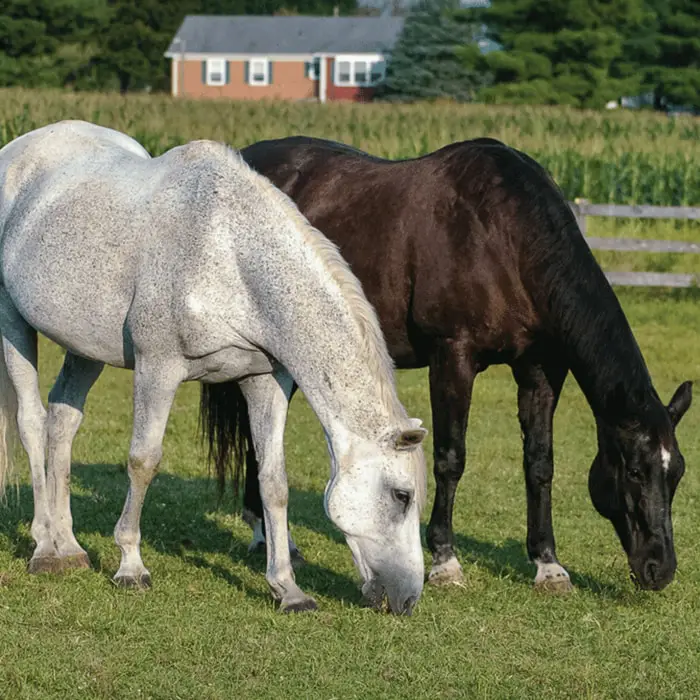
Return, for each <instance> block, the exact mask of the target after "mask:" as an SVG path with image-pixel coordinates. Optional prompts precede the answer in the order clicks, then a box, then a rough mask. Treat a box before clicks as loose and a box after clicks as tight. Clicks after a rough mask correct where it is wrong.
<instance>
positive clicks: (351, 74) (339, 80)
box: [333, 53, 386, 87]
mask: <svg viewBox="0 0 700 700" xmlns="http://www.w3.org/2000/svg"><path fill="white" fill-rule="evenodd" d="M333 58H334V60H333V84H334V85H337V86H338V87H371V86H374V85H377V83H380V82H381V81H382V80H384V76H385V75H386V60H385V58H384V56H383V55H382V54H378V53H377V54H371V53H365V54H337V55H335V56H334V57H333Z"/></svg>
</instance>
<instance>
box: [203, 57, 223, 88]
mask: <svg viewBox="0 0 700 700" xmlns="http://www.w3.org/2000/svg"><path fill="white" fill-rule="evenodd" d="M217 73H218V74H219V75H221V80H213V79H212V76H213V75H216V74H217ZM207 85H216V86H219V85H226V60H225V59H223V58H208V59H207Z"/></svg>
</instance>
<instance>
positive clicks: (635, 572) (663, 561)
mask: <svg viewBox="0 0 700 700" xmlns="http://www.w3.org/2000/svg"><path fill="white" fill-rule="evenodd" d="M628 561H629V565H630V570H631V578H632V581H634V583H635V584H636V585H637V586H638V587H639V588H641V589H642V590H645V591H660V590H662V589H664V588H666V586H668V584H669V583H671V581H673V577H674V576H675V573H676V566H677V564H676V555H675V552H674V551H673V549H672V548H671V549H670V550H669V548H668V547H654V548H653V549H652V550H651V551H649V550H647V551H646V552H645V553H644V554H643V555H641V556H639V555H638V556H634V557H632V556H630V557H629V558H628Z"/></svg>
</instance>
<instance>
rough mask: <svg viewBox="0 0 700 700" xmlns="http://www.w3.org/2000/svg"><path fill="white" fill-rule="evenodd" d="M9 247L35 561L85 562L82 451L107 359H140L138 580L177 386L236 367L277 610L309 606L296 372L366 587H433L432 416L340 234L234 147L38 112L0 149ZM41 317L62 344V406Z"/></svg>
mask: <svg viewBox="0 0 700 700" xmlns="http://www.w3.org/2000/svg"><path fill="white" fill-rule="evenodd" d="M0 255H1V259H0V275H1V278H0V284H1V286H0V331H1V333H2V341H3V348H4V361H3V362H2V363H1V364H2V374H3V381H2V387H0V388H1V391H0V399H2V402H3V406H2V408H3V417H4V423H3V425H4V428H5V430H4V432H3V434H6V429H7V428H8V427H11V421H10V420H9V418H10V417H11V411H12V410H13V409H12V398H13V395H14V394H15V393H16V399H17V402H18V409H17V414H16V415H17V427H18V429H19V436H20V439H21V441H22V443H23V445H24V447H25V449H26V451H27V454H28V456H29V461H30V464H31V471H32V484H33V490H34V504H35V510H34V519H33V523H32V536H33V538H34V539H35V541H36V550H35V552H34V554H33V556H32V559H31V561H30V564H29V569H30V571H33V572H38V571H45V570H48V571H56V570H60V569H63V568H65V567H69V566H86V565H89V562H88V559H87V555H86V553H85V551H84V550H83V549H82V548H81V547H80V545H79V544H78V542H77V541H76V539H75V537H74V534H73V529H72V520H71V513H70V497H69V480H70V454H71V443H72V440H73V437H74V435H75V433H76V431H77V429H78V426H79V424H80V421H81V418H82V412H83V406H84V403H85V398H86V395H87V393H88V391H89V390H90V387H91V386H92V385H93V383H94V382H95V380H96V379H97V378H98V376H99V374H100V372H101V370H102V368H103V366H104V364H109V365H112V366H115V367H123V368H128V369H133V370H134V428H133V434H132V440H131V448H130V452H129V463H128V471H129V480H130V485H129V492H128V496H127V499H126V503H125V505H124V509H123V512H122V515H121V517H120V519H119V522H118V523H117V526H116V529H115V540H116V543H117V545H118V546H119V547H120V549H121V554H122V557H121V565H120V567H119V570H118V571H117V572H116V575H115V577H114V580H115V581H116V582H117V583H119V584H122V585H126V586H146V585H149V584H150V574H149V573H148V571H147V570H146V568H145V566H144V564H143V562H142V560H141V555H140V548H139V543H140V539H141V535H140V528H139V522H140V516H141V509H142V506H143V502H144V498H145V495H146V490H147V488H148V485H149V483H150V482H151V479H152V478H153V476H154V474H155V471H156V468H157V466H158V464H159V462H160V459H161V454H162V442H163V435H164V432H165V427H166V422H167V419H168V415H169V412H170V409H171V405H172V401H173V398H174V396H175V391H176V389H177V387H178V386H179V385H180V383H182V382H184V381H189V380H199V381H201V382H222V381H227V382H228V381H232V380H233V381H235V382H237V385H238V386H239V387H240V392H239V395H238V398H239V400H240V401H244V402H247V410H246V418H248V417H249V424H248V423H247V424H246V430H249V431H250V432H251V434H252V440H253V443H254V446H255V454H256V456H257V458H258V460H259V462H260V491H261V494H262V501H263V509H264V517H265V525H266V529H267V533H268V535H269V536H268V538H267V540H268V548H267V553H268V564H267V575H266V578H267V581H268V583H269V584H270V587H271V589H272V593H273V596H274V597H275V598H276V599H278V600H279V601H280V603H281V606H280V607H281V609H282V610H285V611H298V610H308V609H313V608H314V607H315V606H316V605H315V602H314V600H313V599H312V598H310V597H309V596H307V595H306V594H305V593H303V592H302V591H301V589H300V588H299V587H298V586H297V585H296V583H295V581H294V574H293V571H292V567H291V563H290V555H289V546H288V533H287V497H288V489H287V478H286V473H285V467H284V454H283V432H284V426H285V421H286V415H287V404H288V401H289V396H290V394H291V392H292V387H293V385H294V384H295V383H298V385H299V386H300V387H301V388H302V389H303V391H304V393H305V394H306V395H307V397H308V399H309V402H310V403H311V405H312V406H313V409H314V411H315V412H316V415H317V416H318V418H319V420H320V421H321V423H322V425H323V428H324V431H325V435H326V439H327V441H328V446H329V451H330V457H331V478H330V481H329V483H328V486H327V488H326V494H325V507H326V512H327V513H328V516H329V517H330V519H331V520H332V521H333V522H334V523H335V524H336V525H337V526H338V528H339V529H340V530H341V531H342V532H343V533H344V535H345V537H346V540H347V542H348V545H349V546H350V549H351V550H352V554H353V557H354V560H355V563H356V565H357V567H358V569H359V571H360V574H361V575H362V578H363V580H364V586H363V591H364V593H365V595H366V596H367V597H368V598H369V599H370V601H371V602H372V603H374V604H375V605H381V604H382V602H383V598H384V595H386V597H387V598H388V602H389V605H390V608H391V610H392V611H393V612H396V613H410V612H411V609H412V607H413V606H414V604H415V602H416V601H417V600H418V598H419V596H420V594H421V591H422V586H423V555H422V549H421V542H420V530H419V508H420V504H421V501H422V499H423V498H424V492H425V463H424V458H423V451H422V447H421V444H420V443H421V442H422V440H423V438H424V436H425V434H426V431H425V430H424V429H423V428H421V427H420V421H418V420H416V419H411V418H408V417H407V415H406V412H405V410H404V408H403V406H402V405H401V404H400V402H399V400H398V397H397V394H396V389H395V385H394V378H393V373H392V364H391V359H390V357H389V354H388V352H387V349H386V345H385V343H384V340H383V337H382V334H381V330H380V327H379V323H378V321H377V318H376V316H375V314H374V311H373V310H372V308H371V306H370V305H369V304H368V303H367V300H366V298H365V297H364V295H363V293H362V290H361V287H360V285H359V282H358V281H357V279H356V278H355V277H354V276H353V275H352V273H351V272H350V269H349V267H348V266H347V264H346V263H345V261H344V260H343V259H342V258H341V256H340V255H339V253H338V251H337V248H336V247H335V245H333V244H332V243H330V242H329V241H328V240H327V239H326V238H325V237H324V236H323V235H322V234H320V233H319V232H318V231H317V230H315V229H314V228H312V227H311V226H310V224H309V223H308V221H307V220H306V219H305V218H304V217H303V216H302V215H301V214H300V213H299V211H298V209H297V208H296V207H295V206H294V204H293V203H292V201H291V200H290V199H289V198H288V197H286V196H285V195H284V194H282V193H281V192H280V191H279V190H277V189H275V188H274V187H273V186H272V185H271V184H270V183H269V181H268V180H267V179H265V178H263V177H261V176H260V175H258V174H257V173H255V172H254V171H253V170H252V169H251V168H249V167H248V166H247V165H246V164H245V162H244V161H243V160H242V159H241V157H240V155H239V154H238V153H236V152H234V151H232V150H231V149H229V148H228V147H226V146H224V145H223V144H218V143H213V142H210V141H196V142H193V143H190V144H188V145H185V146H181V147H178V148H174V149H173V150H171V151H169V152H168V153H166V154H165V155H163V156H161V157H159V158H154V159H151V158H149V156H148V154H147V153H146V152H145V151H144V150H143V149H142V148H141V147H140V146H139V145H138V144H137V143H135V142H134V141H132V140H131V139H129V138H128V137H126V136H124V135H123V134H119V133H117V132H114V131H111V130H109V129H104V128H102V127H97V126H95V125H92V124H87V123H85V122H61V123H58V124H55V125H51V126H48V127H44V128H41V129H38V130H36V131H34V132H31V133H29V134H27V135H25V136H22V137H20V138H18V139H16V140H15V141H13V142H11V143H10V144H8V145H7V146H6V147H5V148H3V149H2V151H0ZM37 331H39V332H41V333H43V334H44V335H46V336H47V337H49V338H50V339H52V340H53V341H55V342H56V343H58V344H59V345H60V346H62V347H63V348H65V349H66V350H67V353H66V358H65V362H64V365H63V368H62V370H61V373H60V375H59V377H58V380H57V381H56V384H55V386H54V387H53V390H52V391H51V394H50V397H49V410H48V416H47V414H46V411H45V410H44V408H43V405H42V402H41V398H40V395H39V389H38V383H37ZM12 389H14V392H13V391H12ZM231 408H233V409H236V406H235V405H234V406H232V407H231ZM237 410H238V413H241V412H242V410H241V407H240V406H238V408H237ZM45 454H48V465H47V474H46V478H45V475H44V458H45ZM5 457H6V455H5ZM3 467H4V468H6V467H7V459H6V458H5V460H4V461H3Z"/></svg>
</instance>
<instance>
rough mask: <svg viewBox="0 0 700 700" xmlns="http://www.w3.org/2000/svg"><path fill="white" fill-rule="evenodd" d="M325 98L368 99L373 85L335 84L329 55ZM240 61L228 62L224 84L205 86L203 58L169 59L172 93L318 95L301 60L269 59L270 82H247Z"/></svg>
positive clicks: (206, 96) (235, 97)
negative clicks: (172, 81) (174, 87)
mask: <svg viewBox="0 0 700 700" xmlns="http://www.w3.org/2000/svg"><path fill="white" fill-rule="evenodd" d="M323 60H325V62H326V75H325V77H326V91H325V97H326V100H327V101H329V102H331V101H337V100H344V101H352V102H369V101H370V100H371V99H372V96H373V94H374V92H375V88H373V87H359V86H346V85H342V86H341V85H335V84H334V82H333V63H334V59H333V58H332V57H326V58H324V59H323ZM246 63H247V61H244V60H235V61H228V83H227V84H226V85H207V84H206V80H205V78H204V71H203V68H202V65H203V60H201V59H199V58H198V59H197V60H195V59H186V60H185V61H184V62H181V61H173V66H172V70H173V80H174V83H176V84H177V90H176V94H177V95H179V96H182V97H191V98H196V99H202V98H204V99H217V98H218V99H229V100H260V99H265V98H267V99H281V100H307V99H314V98H318V97H319V80H312V79H311V78H308V77H307V73H306V63H307V62H306V61H305V60H299V61H295V60H291V61H290V60H286V61H280V60H276V61H272V60H271V61H270V67H271V72H272V76H271V77H272V82H271V84H270V85H249V84H248V82H247V79H246Z"/></svg>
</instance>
